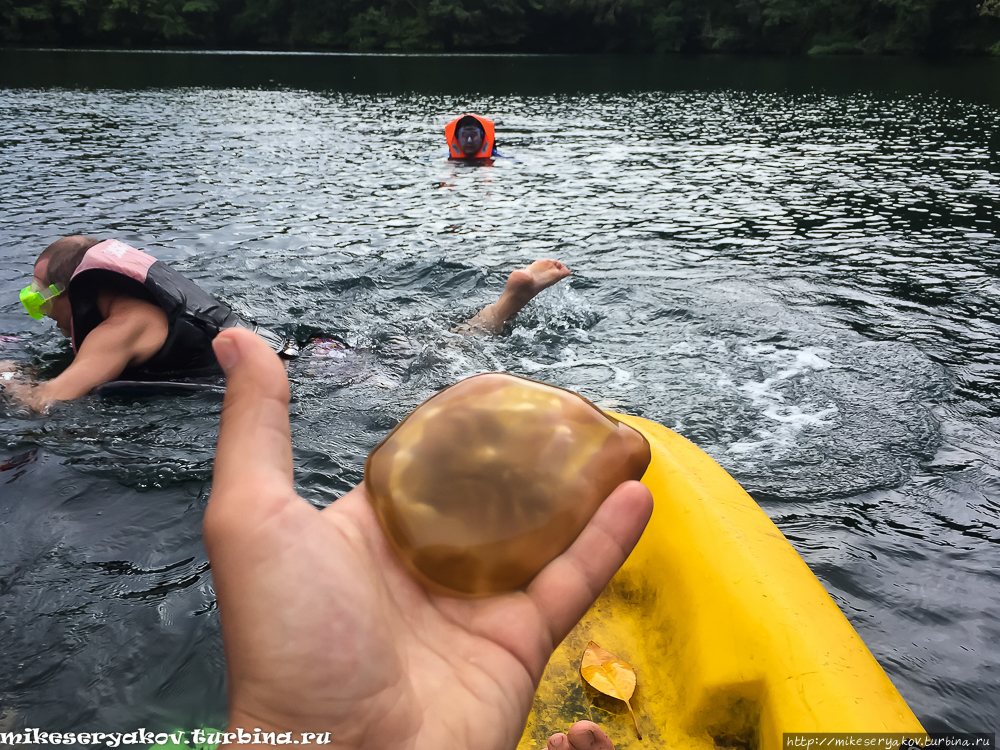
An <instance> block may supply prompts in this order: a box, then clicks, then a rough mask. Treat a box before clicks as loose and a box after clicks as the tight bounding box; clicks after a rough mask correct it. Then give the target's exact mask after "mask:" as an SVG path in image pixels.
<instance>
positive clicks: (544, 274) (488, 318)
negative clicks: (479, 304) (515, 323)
mask: <svg viewBox="0 0 1000 750" xmlns="http://www.w3.org/2000/svg"><path fill="white" fill-rule="evenodd" d="M569 273H570V271H569V269H568V268H567V267H566V266H565V265H563V264H562V263H560V262H559V261H558V260H550V259H545V260H536V261H535V262H534V263H532V264H531V265H529V266H525V267H524V268H518V269H517V270H516V271H511V274H510V276H508V277H507V286H506V287H505V288H504V290H503V294H501V295H500V299H498V300H497V301H496V302H494V303H493V304H492V305H488V306H486V307H484V308H483V309H482V310H480V311H479V313H477V314H476V315H475V316H474V317H473V318H471V319H470V320H469V321H468V322H467V323H465V324H463V326H459V328H457V329H456V331H457V332H459V333H464V332H465V330H464V329H465V328H466V327H471V328H473V329H478V330H485V331H488V332H490V333H500V332H501V331H502V330H503V324H504V323H505V322H507V319H508V318H509V317H511V316H512V315H515V314H516V313H517V312H518V311H519V310H520V309H521V308H522V307H524V306H525V305H526V304H528V303H529V302H530V301H531V300H532V299H533V298H534V296H535V295H536V294H538V293H539V292H540V291H542V290H543V289H548V288H549V287H550V286H552V285H553V284H555V283H556V282H558V281H560V280H561V279H565V278H566V277H567V276H569Z"/></svg>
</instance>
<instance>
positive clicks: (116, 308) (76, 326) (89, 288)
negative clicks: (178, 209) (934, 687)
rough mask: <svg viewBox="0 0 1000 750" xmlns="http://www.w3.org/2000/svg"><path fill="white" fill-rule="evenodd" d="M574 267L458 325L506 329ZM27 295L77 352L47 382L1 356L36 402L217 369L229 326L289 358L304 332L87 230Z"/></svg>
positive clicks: (1, 381)
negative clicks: (267, 320)
mask: <svg viewBox="0 0 1000 750" xmlns="http://www.w3.org/2000/svg"><path fill="white" fill-rule="evenodd" d="M569 273H570V271H569V269H568V268H566V266H565V265H563V264H562V263H560V262H559V261H555V260H540V261H536V262H534V263H532V264H531V265H529V266H527V267H525V268H521V269H518V270H516V271H514V272H513V273H511V274H510V277H509V278H508V280H507V286H506V288H505V289H504V292H503V294H502V295H501V296H500V299H499V300H497V302H495V303H493V304H492V305H489V306H487V307H486V308H484V309H483V310H481V311H480V312H479V313H478V314H477V315H475V316H474V317H473V318H472V319H470V320H469V321H467V322H466V323H464V324H462V325H461V326H459V327H458V329H456V331H457V332H461V333H474V332H477V331H483V332H487V333H499V332H500V331H502V329H503V325H504V322H505V321H506V320H507V319H508V318H510V317H511V316H512V315H514V314H515V313H517V312H518V311H519V310H520V309H521V308H522V307H524V305H526V304H527V303H528V301H530V300H531V299H532V298H533V297H534V296H535V295H536V294H538V293H539V292H540V291H542V290H543V289H545V288H547V287H549V286H551V285H552V284H555V283H556V282H557V281H559V280H560V279H562V278H565V277H566V276H568V275H569ZM20 298H21V303H22V305H23V306H24V308H25V310H26V311H27V312H28V314H29V315H30V316H31V317H32V318H35V319H37V320H41V319H42V317H49V318H51V319H52V320H54V321H55V322H56V325H57V326H58V327H59V330H60V331H61V332H62V333H63V335H64V336H66V337H67V338H69V339H70V341H71V343H72V346H73V351H74V353H75V357H74V359H73V362H72V364H70V366H69V367H67V368H66V370H65V371H64V372H63V373H62V374H60V375H59V376H57V377H55V378H53V379H52V380H49V381H46V382H43V383H38V384H33V383H30V382H24V381H23V380H19V379H15V378H13V375H14V373H15V371H16V369H17V368H16V367H15V366H14V365H13V363H9V362H7V363H4V362H0V376H4V377H2V378H0V387H2V388H3V389H4V390H5V391H7V392H8V393H10V394H11V395H13V396H14V397H15V398H16V399H17V400H19V401H21V402H23V403H25V404H27V405H28V406H30V407H31V408H33V409H35V410H36V411H44V410H45V409H46V408H47V407H48V406H49V405H50V404H52V403H53V402H56V401H67V400H71V399H75V398H79V397H81V396H84V395H87V394H88V393H90V392H92V391H93V390H94V389H95V388H98V387H100V386H102V385H104V384H106V383H109V382H111V381H116V380H125V381H170V380H176V379H183V378H191V377H204V376H212V375H217V374H219V373H220V371H219V366H218V362H217V360H216V358H215V354H214V352H213V350H212V341H213V339H214V338H215V337H216V335H218V333H219V332H220V331H223V330H225V329H227V328H234V327H235V328H247V329H249V330H252V331H254V332H256V333H257V334H258V335H260V336H261V337H262V338H263V339H264V340H265V341H267V342H268V344H269V345H270V346H271V348H272V349H273V350H274V351H275V352H276V353H277V354H278V355H279V356H280V357H282V358H283V359H285V360H288V359H292V358H295V357H297V356H298V354H299V348H298V344H297V343H296V342H295V341H294V340H292V339H289V338H287V337H285V336H283V335H281V334H277V333H274V332H272V331H269V330H266V329H263V328H261V327H259V326H257V325H256V324H255V323H252V322H250V321H246V320H244V319H243V318H241V317H240V316H239V315H237V314H236V313H235V312H234V311H233V310H232V309H231V308H230V307H229V306H228V305H226V304H224V303H223V302H221V301H219V300H217V299H216V298H214V297H212V296H211V295H209V294H208V293H207V292H205V291H204V290H203V289H201V288H200V287H199V286H198V285H197V284H195V283H194V282H193V281H191V280H190V279H188V278H186V277H184V276H183V275H182V274H180V273H179V272H177V271H175V270H174V269H172V268H171V267H170V266H168V265H167V264H166V263H164V262H163V261H158V260H156V258H154V257H153V256H151V255H148V254H147V253H144V252H141V251H139V250H137V249H135V248H133V247H130V246H129V245H126V244H125V243H124V242H121V241H119V240H114V239H110V240H103V241H101V240H98V239H95V238H92V237H84V236H80V235H74V236H70V237H64V238H62V239H60V240H57V241H56V242H54V243H52V244H51V245H49V246H48V247H47V248H46V249H45V250H44V251H43V252H42V254H41V255H40V256H39V257H38V259H37V260H36V261H35V267H34V274H33V278H32V281H31V284H30V285H29V286H27V287H25V288H24V289H22V290H21V294H20ZM324 346H326V347H327V348H331V349H332V348H341V349H342V348H343V346H342V344H340V342H336V341H334V340H323V341H321V342H317V343H316V344H315V345H314V346H313V350H314V352H313V353H319V354H322V352H323V348H324Z"/></svg>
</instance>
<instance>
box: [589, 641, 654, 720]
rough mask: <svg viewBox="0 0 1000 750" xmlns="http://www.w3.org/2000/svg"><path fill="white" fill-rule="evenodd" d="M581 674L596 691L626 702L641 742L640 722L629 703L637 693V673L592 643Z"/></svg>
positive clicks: (625, 663)
mask: <svg viewBox="0 0 1000 750" xmlns="http://www.w3.org/2000/svg"><path fill="white" fill-rule="evenodd" d="M580 674H581V675H583V679H584V680H586V681H587V684H588V685H590V686H591V687H593V688H594V689H595V690H598V691H600V692H602V693H604V694H605V695H610V696H611V697H612V698H617V699H618V700H620V701H625V706H626V707H627V708H628V712H629V715H630V716H631V717H632V726H634V727H635V735H636V737H638V738H639V739H640V740H641V739H642V732H640V731H639V722H638V721H636V718H635V712H633V711H632V704H630V703H629V702H628V701H629V698H631V697H632V693H634V692H635V672H634V671H632V667H630V666H629V665H628V663H627V662H624V661H622V660H621V659H619V658H618V657H617V656H615V655H614V654H612V653H611V652H610V651H605V650H604V649H603V648H601V647H600V646H598V645H597V644H596V643H594V642H593V641H591V642H590V643H589V644H587V650H586V651H584V652H583V661H582V662H581V663H580Z"/></svg>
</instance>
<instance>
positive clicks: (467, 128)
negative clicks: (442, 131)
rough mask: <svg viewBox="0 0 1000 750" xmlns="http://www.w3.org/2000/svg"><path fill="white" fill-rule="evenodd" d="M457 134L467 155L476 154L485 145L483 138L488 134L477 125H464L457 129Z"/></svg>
mask: <svg viewBox="0 0 1000 750" xmlns="http://www.w3.org/2000/svg"><path fill="white" fill-rule="evenodd" d="M455 136H456V137H457V138H458V145H459V147H460V148H461V149H462V153H463V154H465V155H466V156H475V155H476V154H477V153H479V149H481V148H482V147H483V138H484V137H485V136H486V134H485V133H484V132H483V131H482V130H481V129H480V128H477V127H476V126H475V125H463V126H462V127H460V128H459V129H458V130H457V131H456V133H455Z"/></svg>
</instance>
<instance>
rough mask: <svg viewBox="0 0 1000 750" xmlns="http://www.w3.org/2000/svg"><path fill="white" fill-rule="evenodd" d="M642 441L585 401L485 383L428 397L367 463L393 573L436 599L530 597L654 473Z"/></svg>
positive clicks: (495, 380)
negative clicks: (591, 528) (594, 521)
mask: <svg viewBox="0 0 1000 750" xmlns="http://www.w3.org/2000/svg"><path fill="white" fill-rule="evenodd" d="M649 460H650V452H649V444H648V443H647V442H646V439H645V438H644V437H643V436H642V435H640V434H639V433H638V432H636V431H635V430H633V429H632V428H631V427H628V426H627V425H625V424H623V423H621V422H618V421H617V420H615V419H614V418H613V417H610V416H608V415H607V414H605V413H604V412H602V411H601V410H600V409H598V408H597V407H596V406H594V405H593V404H592V403H590V402H589V401H587V400H586V399H585V398H583V397H582V396H580V395H578V394H576V393H573V392H571V391H567V390H564V389H562V388H557V387H555V386H551V385H547V384H545V383H539V382H536V381H533V380H528V379H527V378H521V377H516V376H513V375H506V374H503V373H487V374H485V375H476V376H474V377H471V378H468V379H466V380H463V381H461V382H459V383H457V384H455V385H453V386H451V387H449V388H446V389H445V390H443V391H441V392H440V393H438V394H436V395H434V396H432V397H431V398H430V399H428V400H427V401H425V402H424V403H423V404H421V405H420V406H418V407H417V408H416V409H415V410H414V411H413V412H412V413H411V414H410V415H409V416H408V417H406V419H404V420H403V421H402V422H400V423H399V424H398V425H397V426H396V428H395V429H394V430H393V431H392V432H391V433H389V435H388V436H387V437H386V438H385V440H383V441H382V442H381V443H379V445H378V446H376V448H375V450H373V451H372V452H371V454H370V455H369V456H368V460H367V461H366V462H365V488H366V490H367V494H368V498H369V501H370V502H371V504H372V506H373V507H374V509H375V514H376V516H377V517H378V520H379V523H380V524H381V526H382V530H383V532H384V533H385V536H386V539H388V541H389V544H390V546H391V547H392V548H393V550H394V551H395V553H396V556H397V557H398V558H399V560H400V562H402V564H403V565H404V566H405V567H406V568H407V569H408V570H409V571H410V573H411V574H412V575H413V576H414V577H415V578H416V579H417V580H418V581H420V582H421V583H422V584H423V585H424V586H425V587H426V588H427V589H428V590H430V591H431V592H432V593H438V594H446V595H449V596H463V597H480V596H489V595H492V594H498V593H502V592H505V591H512V590H515V589H518V588H521V587H523V586H525V585H526V584H527V583H528V582H529V581H530V580H531V579H532V578H533V577H534V576H535V574H537V573H538V572H539V571H540V570H541V569H542V568H543V567H545V565H547V564H548V563H549V562H550V561H551V560H552V559H553V558H555V557H556V556H557V555H559V554H561V553H562V552H563V551H565V550H566V548H568V547H569V546H570V544H572V543H573V541H574V540H575V539H576V537H577V536H578V535H579V533H580V532H581V531H582V530H583V528H584V526H586V525H587V522H588V521H590V519H591V517H592V516H593V515H594V513H595V512H596V511H597V509H598V508H599V507H600V505H601V503H602V502H604V500H605V498H607V496H608V495H609V494H611V492H612V491H613V490H614V489H615V487H617V486H618V485H619V484H621V483H622V482H624V481H627V480H629V479H640V478H641V477H642V475H643V473H644V472H645V470H646V467H647V466H648V465H649Z"/></svg>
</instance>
